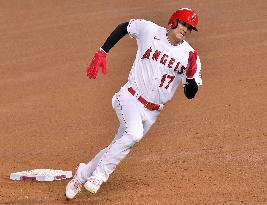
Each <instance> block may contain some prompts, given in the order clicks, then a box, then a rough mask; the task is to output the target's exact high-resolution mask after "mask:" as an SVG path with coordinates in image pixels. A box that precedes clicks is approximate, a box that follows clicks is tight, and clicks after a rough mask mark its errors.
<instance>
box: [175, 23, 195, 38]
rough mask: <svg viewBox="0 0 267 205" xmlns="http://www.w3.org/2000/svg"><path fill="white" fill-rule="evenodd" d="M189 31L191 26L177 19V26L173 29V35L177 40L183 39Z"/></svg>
mask: <svg viewBox="0 0 267 205" xmlns="http://www.w3.org/2000/svg"><path fill="white" fill-rule="evenodd" d="M191 31H192V26H190V25H189V24H187V23H185V22H183V21H180V20H178V25H177V28H176V29H173V32H174V35H175V37H176V40H177V41H178V42H179V41H182V40H184V39H185V38H186V36H187V35H188V34H190V33H191Z"/></svg>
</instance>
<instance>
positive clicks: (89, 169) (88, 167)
mask: <svg viewBox="0 0 267 205" xmlns="http://www.w3.org/2000/svg"><path fill="white" fill-rule="evenodd" d="M124 130H125V128H124V126H122V125H121V126H120V127H119V129H118V132H117V134H116V136H115V138H114V139H113V141H114V140H116V139H117V138H118V136H121V135H122V132H124ZM111 145H112V143H111V144H110V145H109V146H108V147H106V148H104V149H102V150H101V151H100V152H98V153H97V154H96V156H95V157H94V158H93V159H92V160H90V161H89V162H88V163H87V164H85V165H84V166H83V167H82V168H81V169H80V170H79V171H80V172H79V175H78V179H79V180H80V181H81V182H82V183H85V182H86V181H87V179H88V178H89V177H90V176H91V175H92V173H93V172H94V171H95V169H96V167H97V165H98V163H99V161H100V159H101V158H102V156H103V154H105V152H106V151H107V150H108V149H109V147H110V146H111Z"/></svg>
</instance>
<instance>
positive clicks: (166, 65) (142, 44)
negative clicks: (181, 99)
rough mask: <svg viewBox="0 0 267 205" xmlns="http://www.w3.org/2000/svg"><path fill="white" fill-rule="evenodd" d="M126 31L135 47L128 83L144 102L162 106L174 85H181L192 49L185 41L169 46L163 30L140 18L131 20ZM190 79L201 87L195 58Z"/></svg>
mask: <svg viewBox="0 0 267 205" xmlns="http://www.w3.org/2000/svg"><path fill="white" fill-rule="evenodd" d="M127 31H128V33H129V35H130V37H132V38H135V39H136V40H137V46H138V49H137V53H136V59H135V61H134V63H133V66H132V69H131V71H130V75H129V78H128V81H129V84H130V85H132V86H133V87H134V88H135V89H136V90H137V92H138V93H139V94H140V95H142V96H143V97H145V98H146V99H147V100H148V101H150V102H154V103H157V104H165V103H166V102H167V101H169V100H170V99H171V98H172V97H173V95H174V93H175V91H176V89H177V86H178V85H179V84H180V83H181V82H182V83H185V79H186V75H185V72H186V68H187V66H188V58H189V52H190V51H193V52H194V49H193V48H192V47H191V46H190V45H189V44H188V43H187V42H186V41H183V43H181V44H179V45H176V46H174V45H171V44H170V42H169V41H168V39H167V29H166V28H164V27H161V26H158V25H157V24H155V23H153V22H150V21H146V20H143V19H131V20H130V22H129V25H128V27H127ZM194 78H195V80H196V82H197V84H198V85H202V79H201V63H200V59H199V56H198V57H197V71H196V73H195V75H194Z"/></svg>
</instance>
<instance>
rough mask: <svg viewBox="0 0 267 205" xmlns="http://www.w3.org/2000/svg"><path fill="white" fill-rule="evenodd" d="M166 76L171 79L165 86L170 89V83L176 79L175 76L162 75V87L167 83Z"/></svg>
mask: <svg viewBox="0 0 267 205" xmlns="http://www.w3.org/2000/svg"><path fill="white" fill-rule="evenodd" d="M166 78H168V79H169V81H168V83H167V85H166V86H165V89H168V87H169V86H170V84H171V83H172V81H173V80H174V78H175V76H173V75H167V74H164V75H163V76H162V78H161V83H160V85H159V87H160V88H161V87H162V86H163V84H165V81H166Z"/></svg>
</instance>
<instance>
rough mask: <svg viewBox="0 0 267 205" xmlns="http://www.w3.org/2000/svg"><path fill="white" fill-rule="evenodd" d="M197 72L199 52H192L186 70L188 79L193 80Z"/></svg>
mask: <svg viewBox="0 0 267 205" xmlns="http://www.w3.org/2000/svg"><path fill="white" fill-rule="evenodd" d="M196 71H197V52H196V51H194V52H192V51H190V52H189V58H188V66H187V69H186V77H187V78H189V79H190V78H193V77H194V75H195V73H196Z"/></svg>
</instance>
